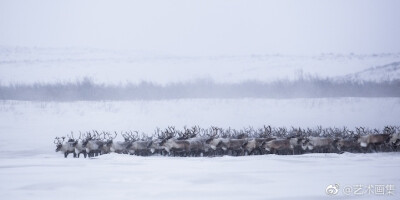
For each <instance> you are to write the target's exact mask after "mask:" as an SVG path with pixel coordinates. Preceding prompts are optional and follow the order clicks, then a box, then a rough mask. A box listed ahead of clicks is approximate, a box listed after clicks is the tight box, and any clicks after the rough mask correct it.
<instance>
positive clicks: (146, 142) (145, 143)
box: [128, 135, 153, 156]
mask: <svg viewBox="0 0 400 200" xmlns="http://www.w3.org/2000/svg"><path fill="white" fill-rule="evenodd" d="M152 144H153V138H152V137H146V136H144V135H143V136H142V139H141V140H136V141H134V142H132V145H130V147H129V148H128V151H129V154H131V155H133V154H135V155H138V156H148V155H150V153H151V151H150V147H151V145H152Z"/></svg>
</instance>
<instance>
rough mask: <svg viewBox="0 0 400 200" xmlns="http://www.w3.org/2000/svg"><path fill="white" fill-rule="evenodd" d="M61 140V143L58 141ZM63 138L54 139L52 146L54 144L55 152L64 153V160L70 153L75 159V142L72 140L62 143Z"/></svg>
mask: <svg viewBox="0 0 400 200" xmlns="http://www.w3.org/2000/svg"><path fill="white" fill-rule="evenodd" d="M60 139H62V141H61V140H60ZM64 140H65V137H61V138H59V137H56V138H55V139H54V144H56V152H59V151H61V152H62V153H64V158H67V156H68V155H69V154H70V153H72V154H73V155H74V158H75V157H76V153H75V145H76V143H75V141H74V140H73V139H69V140H68V141H67V142H65V143H64Z"/></svg>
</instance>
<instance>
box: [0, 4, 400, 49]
mask: <svg viewBox="0 0 400 200" xmlns="http://www.w3.org/2000/svg"><path fill="white" fill-rule="evenodd" d="M399 9H400V1H398V0H376V1H371V0H330V1H325V0H314V1H311V0H307V1H300V0H290V1H288V0H279V1H267V0H265V1H257V0H190V1H188V0H170V1H166V0H143V1H135V0H126V1H125V0H109V1H103V0H88V1H82V0H68V1H61V0H36V1H33V0H31V1H30V0H25V1H23V0H0V45H7V46H8V45H10V46H16V45H18V46H29V47H32V46H38V47H67V46H68V47H70V46H78V47H100V48H112V49H132V50H145V51H154V52H162V53H168V54H180V55H208V54H252V53H284V54H318V53H329V52H333V53H350V52H353V53H383V52H392V53H398V52H400V12H399Z"/></svg>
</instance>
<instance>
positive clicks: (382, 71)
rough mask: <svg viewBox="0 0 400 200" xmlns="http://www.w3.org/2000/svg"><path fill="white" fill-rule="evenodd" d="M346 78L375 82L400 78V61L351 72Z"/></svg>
mask: <svg viewBox="0 0 400 200" xmlns="http://www.w3.org/2000/svg"><path fill="white" fill-rule="evenodd" d="M344 79H347V80H353V81H360V80H361V81H375V82H382V81H393V80H398V79H400V62H393V63H389V64H386V65H383V66H376V67H371V68H368V69H365V70H363V71H360V72H357V73H354V74H349V75H347V76H345V77H344Z"/></svg>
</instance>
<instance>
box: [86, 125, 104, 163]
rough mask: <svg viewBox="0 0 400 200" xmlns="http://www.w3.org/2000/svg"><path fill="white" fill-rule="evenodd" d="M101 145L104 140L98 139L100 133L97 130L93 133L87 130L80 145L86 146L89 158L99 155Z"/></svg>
mask: <svg viewBox="0 0 400 200" xmlns="http://www.w3.org/2000/svg"><path fill="white" fill-rule="evenodd" d="M103 145H104V142H103V141H101V140H100V134H99V133H98V132H97V131H94V132H93V135H92V134H91V133H90V132H88V133H87V137H86V139H85V140H83V142H82V146H83V147H84V148H86V153H87V154H88V156H89V158H90V157H93V156H98V155H101V150H102V147H103Z"/></svg>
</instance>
